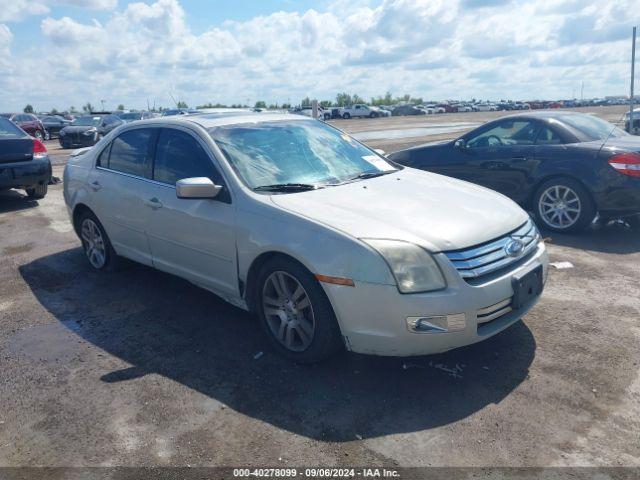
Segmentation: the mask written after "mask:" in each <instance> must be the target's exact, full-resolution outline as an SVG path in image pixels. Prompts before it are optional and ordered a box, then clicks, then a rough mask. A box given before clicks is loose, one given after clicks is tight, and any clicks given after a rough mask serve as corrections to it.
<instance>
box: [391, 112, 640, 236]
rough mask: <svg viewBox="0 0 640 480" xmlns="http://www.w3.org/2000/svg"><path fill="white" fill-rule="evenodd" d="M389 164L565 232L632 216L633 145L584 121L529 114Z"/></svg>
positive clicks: (635, 187)
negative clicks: (503, 202) (485, 193)
mask: <svg viewBox="0 0 640 480" xmlns="http://www.w3.org/2000/svg"><path fill="white" fill-rule="evenodd" d="M390 158H391V159H392V160H393V161H395V162H398V163H400V164H402V165H406V166H409V167H413V168H418V169H421V170H428V171H431V172H435V173H440V174H443V175H448V176H451V177H455V178H459V179H462V180H467V181H469V182H472V183H476V184H479V185H482V186H484V187H487V188H490V189H493V190H496V191H498V192H500V193H502V194H504V195H506V196H508V197H510V198H511V199H513V200H515V201H516V202H518V203H519V204H521V205H522V206H523V207H525V208H527V209H529V210H531V211H532V212H534V214H535V216H536V218H537V220H538V222H539V224H540V226H543V227H545V228H547V229H549V230H554V231H561V232H568V231H575V230H579V229H582V228H584V227H586V226H588V225H589V224H590V223H591V222H592V221H593V219H594V218H595V216H596V214H597V213H599V214H600V216H601V217H603V218H605V219H606V218H620V217H629V218H630V221H633V222H634V223H637V221H638V214H639V213H640V138H639V137H635V136H632V135H629V134H628V133H626V132H625V131H624V130H622V129H620V128H618V127H616V126H615V125H612V124H611V123H608V122H606V121H604V120H601V119H599V118H597V117H594V116H592V115H585V114H581V113H572V112H532V113H522V114H517V115H510V116H508V117H503V118H500V119H498V120H494V121H492V122H489V123H486V124H484V125H482V126H481V127H478V128H476V129H475V130H472V131H471V132H468V133H466V134H465V135H463V136H462V137H460V138H458V139H455V140H451V141H444V142H434V143H429V144H425V145H420V146H417V147H413V148H410V149H407V150H402V151H399V152H396V153H394V154H393V155H391V157H390Z"/></svg>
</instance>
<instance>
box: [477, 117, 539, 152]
mask: <svg viewBox="0 0 640 480" xmlns="http://www.w3.org/2000/svg"><path fill="white" fill-rule="evenodd" d="M537 130H538V127H537V126H536V124H535V123H534V122H530V121H529V120H505V121H502V122H499V123H498V124H497V125H496V126H494V127H493V128H490V129H489V130H485V131H484V132H482V133H481V134H479V135H477V136H475V137H473V138H470V139H469V140H468V141H467V146H468V147H470V148H481V147H500V146H510V145H533V143H534V141H535V139H536V132H537Z"/></svg>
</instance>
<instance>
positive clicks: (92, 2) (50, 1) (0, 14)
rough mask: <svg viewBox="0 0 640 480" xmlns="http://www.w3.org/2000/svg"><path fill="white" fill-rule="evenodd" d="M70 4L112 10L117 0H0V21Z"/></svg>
mask: <svg viewBox="0 0 640 480" xmlns="http://www.w3.org/2000/svg"><path fill="white" fill-rule="evenodd" d="M62 5H71V6H75V7H82V8H88V9H91V10H113V9H114V8H116V7H117V6H118V0H0V22H18V21H21V20H24V19H25V18H27V17H30V16H34V15H46V14H48V13H50V12H51V8H52V7H55V6H62Z"/></svg>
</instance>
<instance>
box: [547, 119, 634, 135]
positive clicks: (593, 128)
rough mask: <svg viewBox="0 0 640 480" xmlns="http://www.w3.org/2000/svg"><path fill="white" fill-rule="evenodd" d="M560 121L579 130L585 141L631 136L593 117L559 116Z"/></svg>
mask: <svg viewBox="0 0 640 480" xmlns="http://www.w3.org/2000/svg"><path fill="white" fill-rule="evenodd" d="M557 118H558V120H560V121H561V122H563V123H564V124H566V125H568V126H569V127H571V128H572V129H574V130H577V131H578V132H579V133H580V134H582V135H581V136H582V137H584V139H585V140H606V139H607V138H611V137H624V136H626V135H629V134H628V133H627V132H625V131H624V130H622V129H621V128H618V127H616V126H615V125H613V124H612V123H609V122H605V121H604V120H601V119H599V118H597V117H594V116H592V115H558V117H557Z"/></svg>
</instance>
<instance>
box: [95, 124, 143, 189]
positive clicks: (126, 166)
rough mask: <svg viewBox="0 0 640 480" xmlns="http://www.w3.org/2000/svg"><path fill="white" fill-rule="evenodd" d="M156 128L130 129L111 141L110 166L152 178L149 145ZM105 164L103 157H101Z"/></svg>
mask: <svg viewBox="0 0 640 480" xmlns="http://www.w3.org/2000/svg"><path fill="white" fill-rule="evenodd" d="M153 135H154V130H152V129H146V128H145V129H137V130H129V131H128V132H124V133H122V134H120V135H118V137H116V138H115V139H114V140H113V142H112V143H111V154H110V155H109V168H110V169H111V170H116V171H118V172H122V173H128V174H131V175H136V176H138V177H145V178H151V159H150V158H149V157H150V155H149V147H150V144H151V139H152V138H153ZM100 162H101V164H103V163H104V162H103V159H102V158H101V159H100Z"/></svg>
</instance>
